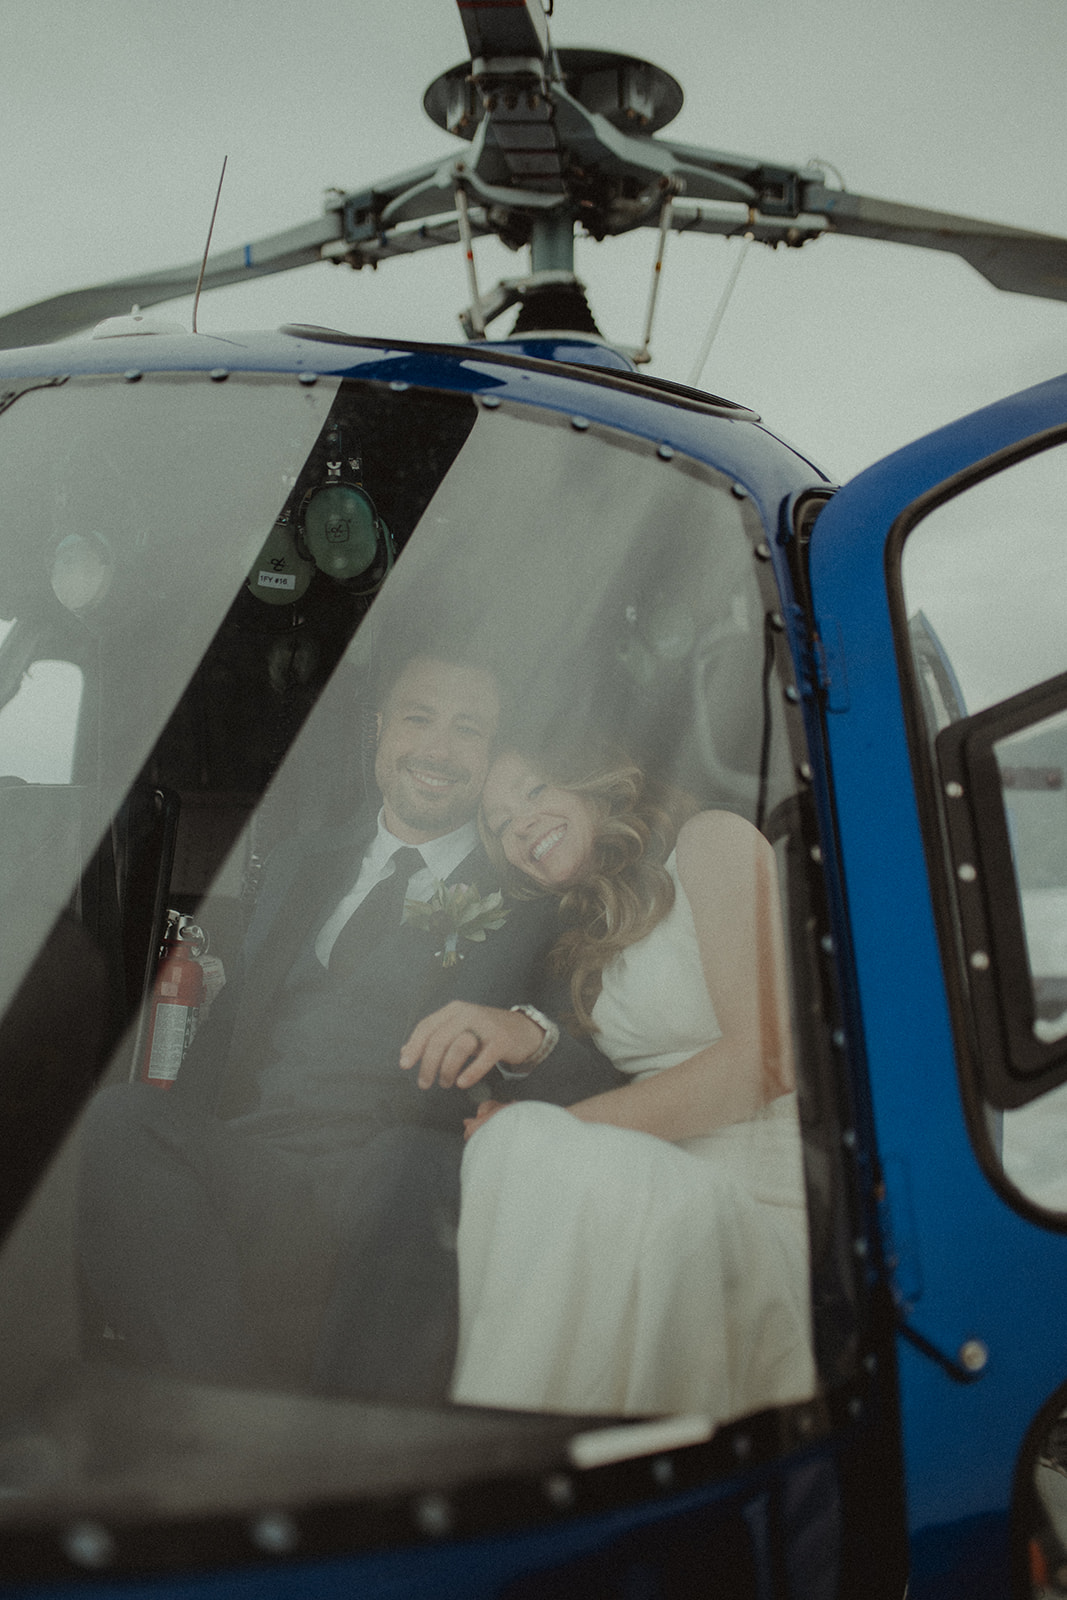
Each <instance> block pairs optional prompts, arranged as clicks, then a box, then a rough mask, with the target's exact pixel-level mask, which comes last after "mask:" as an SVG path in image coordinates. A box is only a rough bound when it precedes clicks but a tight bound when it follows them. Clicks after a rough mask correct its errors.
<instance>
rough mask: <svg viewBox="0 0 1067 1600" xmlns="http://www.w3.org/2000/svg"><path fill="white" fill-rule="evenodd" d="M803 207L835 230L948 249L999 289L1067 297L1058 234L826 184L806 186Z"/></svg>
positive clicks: (1063, 243)
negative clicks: (909, 204) (854, 192)
mask: <svg viewBox="0 0 1067 1600" xmlns="http://www.w3.org/2000/svg"><path fill="white" fill-rule="evenodd" d="M803 205H804V209H805V211H810V212H814V213H818V214H821V215H823V216H825V217H826V219H827V221H828V223H829V227H830V231H831V232H834V233H848V234H854V235H856V236H857V237H859V238H864V239H887V240H890V241H892V242H895V243H897V244H912V245H918V246H919V247H920V248H922V249H925V250H948V251H951V252H952V254H954V255H958V256H962V257H963V259H964V260H965V261H968V262H970V264H971V266H972V267H974V268H975V270H976V271H977V272H980V273H981V274H982V277H983V278H987V279H988V280H989V282H990V283H992V284H994V285H995V287H996V288H998V289H1006V290H1008V291H1009V292H1010V293H1012V294H1032V295H1037V296H1039V297H1041V298H1042V299H1046V300H1067V239H1061V238H1058V237H1057V236H1056V235H1055V234H1050V233H1035V232H1032V231H1030V230H1029V229H1027V228H1009V227H1005V226H1003V225H1002V224H1001V223H997V222H982V221H980V220H979V219H977V218H975V217H960V216H956V215H954V214H953V213H952V212H948V211H931V210H928V209H926V208H925V207H923V206H906V205H900V204H898V203H897V202H896V201H893V200H875V199H872V198H871V197H870V196H868V195H862V194H851V193H850V192H849V191H848V190H842V189H827V188H825V187H824V186H823V185H821V184H807V185H805V190H804V196H803Z"/></svg>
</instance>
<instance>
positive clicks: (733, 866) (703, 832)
mask: <svg viewBox="0 0 1067 1600" xmlns="http://www.w3.org/2000/svg"><path fill="white" fill-rule="evenodd" d="M675 848H676V851H677V856H676V860H677V863H678V876H679V877H680V878H681V880H682V883H683V885H684V887H685V891H686V893H687V894H688V895H689V898H690V899H693V897H694V895H699V894H700V893H701V891H704V892H707V891H710V890H712V889H713V888H715V887H716V886H718V888H719V889H729V888H730V887H731V886H733V887H736V889H737V890H738V892H740V891H741V890H742V888H744V887H746V886H747V885H749V884H750V883H751V880H752V875H753V873H758V872H759V864H760V863H761V862H764V861H766V860H767V859H768V857H770V858H771V859H773V851H772V850H771V846H770V845H769V844H768V842H767V840H766V839H765V838H764V836H763V834H762V833H760V832H759V830H758V828H754V827H753V826H752V824H751V822H746V820H745V818H744V817H739V816H738V814H737V812H736V811H698V812H697V814H696V816H693V817H690V818H689V820H688V821H687V822H685V823H683V825H682V827H681V828H680V830H679V832H678V843H677V845H676V847H675Z"/></svg>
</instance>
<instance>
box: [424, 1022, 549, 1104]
mask: <svg viewBox="0 0 1067 1600" xmlns="http://www.w3.org/2000/svg"><path fill="white" fill-rule="evenodd" d="M543 1037H544V1035H543V1033H542V1031H541V1029H540V1028H539V1027H538V1026H537V1023H536V1022H533V1021H532V1020H531V1019H530V1018H529V1017H528V1016H526V1015H525V1014H524V1013H523V1012H521V1011H502V1010H499V1009H498V1008H497V1007H496V1006H477V1005H472V1004H471V1003H470V1002H469V1001H466V1000H453V1001H452V1002H451V1003H450V1004H449V1005H447V1006H442V1007H441V1010H440V1011H432V1012H431V1013H430V1015H429V1016H428V1017H423V1019H422V1021H421V1022H420V1023H419V1024H418V1026H417V1027H416V1028H415V1030H414V1031H413V1033H412V1034H411V1037H410V1038H409V1039H408V1041H407V1043H406V1044H405V1045H404V1048H403V1049H402V1050H401V1052H400V1065H401V1067H403V1069H404V1070H405V1071H408V1070H410V1068H412V1067H414V1066H416V1065H418V1067H419V1088H420V1089H428V1088H429V1087H430V1085H431V1084H433V1083H435V1082H436V1083H439V1084H440V1085H441V1087H442V1089H451V1088H457V1089H469V1088H470V1087H471V1085H472V1084H475V1083H479V1082H480V1081H481V1079H482V1078H484V1077H485V1075H486V1073H487V1072H491V1071H492V1069H493V1068H494V1067H495V1066H497V1065H498V1064H502V1065H503V1066H505V1067H521V1066H522V1065H523V1063H524V1062H526V1061H529V1059H530V1057H531V1056H532V1055H534V1054H536V1052H537V1049H538V1047H539V1046H540V1043H541V1040H542V1038H543Z"/></svg>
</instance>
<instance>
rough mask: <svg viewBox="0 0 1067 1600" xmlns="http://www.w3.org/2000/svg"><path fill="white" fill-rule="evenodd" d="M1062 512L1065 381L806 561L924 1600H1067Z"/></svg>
mask: <svg viewBox="0 0 1067 1600" xmlns="http://www.w3.org/2000/svg"><path fill="white" fill-rule="evenodd" d="M1065 508H1067V379H1060V380H1057V381H1055V382H1052V383H1048V384H1044V385H1042V386H1040V387H1038V388H1035V389H1032V390H1029V391H1026V392H1024V393H1023V394H1021V395H1018V396H1016V397H1014V398H1013V399H1011V400H1007V401H1004V402H1001V403H999V404H997V405H995V406H992V407H990V408H988V409H987V410H984V411H981V412H978V413H976V414H975V415H973V416H971V417H968V418H965V419H963V420H962V421H960V422H958V423H956V424H954V425H953V426H951V427H949V428H946V429H944V430H942V431H941V432H939V433H936V434H934V435H932V436H930V437H928V438H926V439H923V440H920V441H919V442H918V443H916V444H914V445H911V446H909V447H908V448H907V449H905V450H902V451H900V452H898V453H897V454H896V455H894V456H891V457H889V458H888V459H887V460H885V461H883V462H881V463H879V464H877V465H876V466H874V467H872V468H871V469H869V470H868V471H867V472H865V473H864V474H862V475H861V476H860V477H859V478H857V479H856V480H855V481H854V482H853V483H852V484H850V485H849V486H848V488H846V489H845V490H843V491H842V492H841V494H840V495H839V496H838V497H837V498H836V499H835V500H833V501H832V502H831V503H830V505H829V506H828V507H827V508H826V510H825V511H824V512H823V514H822V515H821V517H820V519H819V521H818V523H817V524H816V527H815V529H814V532H813V534H812V539H811V546H810V578H811V587H812V595H813V608H814V622H815V628H816V635H817V649H818V650H819V652H820V659H821V660H822V662H823V663H824V667H825V670H824V694H823V697H822V709H821V715H822V719H823V724H824V729H825V735H826V740H827V747H828V752H829V760H830V769H831V782H832V788H833V805H834V807H835V809H836V820H837V826H838V841H839V852H840V854H839V860H838V863H837V865H838V868H839V870H840V880H841V883H842V886H843V899H842V907H841V910H842V919H843V920H842V932H843V933H844V932H845V930H846V929H847V934H848V937H849V938H850V941H851V948H852V951H853V955H854V961H855V967H854V972H855V978H856V991H855V996H856V1011H855V1015H856V1022H855V1025H854V1028H853V1039H852V1044H853V1047H854V1050H855V1052H856V1054H857V1056H859V1055H861V1054H862V1053H863V1052H865V1053H866V1058H867V1065H868V1069H869V1079H868V1081H869V1085H870V1095H871V1105H870V1111H871V1116H872V1128H873V1136H874V1140H875V1143H876V1145H877V1150H878V1159H879V1163H880V1178H881V1185H880V1188H879V1189H878V1190H877V1194H878V1196H879V1197H881V1199H882V1207H883V1224H884V1227H883V1238H884V1243H885V1246H886V1250H887V1260H888V1263H889V1268H890V1272H891V1275H892V1283H893V1297H894V1303H895V1309H896V1316H897V1324H898V1341H897V1342H898V1355H899V1372H900V1390H901V1416H902V1429H903V1441H904V1455H905V1468H906V1482H907V1499H908V1522H909V1535H910V1541H911V1560H912V1581H911V1590H910V1593H911V1595H912V1596H913V1600H918V1597H920V1596H927V1595H929V1596H934V1595H936V1596H938V1600H944V1597H945V1596H948V1595H955V1594H957V1593H958V1594H960V1595H963V1594H966V1595H968V1596H969V1597H971V1600H974V1597H976V1596H984V1595H990V1596H992V1595H994V1594H997V1595H1001V1594H1006V1593H1008V1592H1009V1586H1010V1585H1011V1584H1014V1585H1015V1586H1016V1587H1014V1588H1013V1589H1012V1592H1014V1593H1028V1594H1034V1595H1037V1594H1060V1593H1063V1592H1065V1591H1064V1589H1063V1588H1062V1587H1056V1583H1057V1581H1062V1580H1063V1578H1064V1577H1065V1576H1067V1568H1065V1567H1063V1556H1062V1551H1063V1544H1064V1541H1063V1520H1064V1518H1063V1507H1064V1505H1065V1504H1067V1497H1065V1496H1063V1495H1062V1494H1061V1493H1059V1487H1058V1486H1059V1484H1060V1483H1061V1482H1062V1481H1063V1470H1062V1469H1063V1461H1062V1460H1061V1459H1060V1458H1061V1457H1062V1455H1063V1451H1062V1449H1061V1448H1060V1447H1059V1440H1060V1436H1061V1435H1062V1433H1063V1431H1064V1430H1063V1426H1062V1422H1061V1421H1060V1416H1061V1413H1062V1412H1063V1411H1064V1408H1065V1406H1067V1343H1065V1339H1064V1306H1065V1289H1067V1238H1064V1232H1065V1230H1067V1138H1065V1137H1064V1135H1065V1133H1067V634H1065V632H1064V628H1063V617H1064V613H1065V609H1067V554H1065V550H1067V543H1065V536H1067V510H1065ZM1057 1524H1059V1531H1057Z"/></svg>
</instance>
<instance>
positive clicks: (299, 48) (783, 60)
mask: <svg viewBox="0 0 1067 1600" xmlns="http://www.w3.org/2000/svg"><path fill="white" fill-rule="evenodd" d="M551 26H552V35H553V39H554V41H555V43H557V44H563V45H566V44H592V45H601V46H605V47H609V48H612V49H617V50H626V51H630V52H632V53H634V54H639V55H644V56H647V57H648V59H650V60H652V61H654V62H656V63H657V64H659V65H661V66H663V67H665V68H666V69H667V70H668V71H670V72H672V73H673V74H674V75H675V76H676V77H677V78H678V79H679V80H680V82H681V84H682V86H683V88H684V90H685V94H686V103H685V106H684V108H683V110H682V112H681V114H680V116H679V118H678V120H677V122H676V123H675V125H674V127H675V130H676V131H677V133H678V135H679V137H682V138H684V139H686V140H687V141H689V142H691V143H701V144H706V145H708V146H711V147H713V148H717V149H721V150H729V151H738V152H742V153H744V154H748V155H753V156H759V157H760V158H762V159H764V160H767V161H771V162H774V161H782V162H804V161H806V160H808V159H809V158H810V157H812V156H818V157H821V158H823V159H825V160H826V161H829V162H833V163H834V164H835V165H836V166H837V167H838V168H839V169H840V170H841V172H842V173H843V175H844V177H845V180H846V182H847V184H848V186H849V187H850V188H851V189H854V190H856V191H858V192H861V193H867V194H872V195H877V196H882V197H884V198H887V199H893V200H904V201H911V202H914V203H916V204H920V205H928V206H935V207H939V208H944V209H948V210H956V211H960V212H963V213H965V214H970V215H973V216H982V217H988V218H990V219H993V220H996V221H1000V222H1006V223H1011V224H1014V225H1016V226H1020V227H1028V228H1036V229H1039V230H1044V231H1048V232H1053V233H1062V234H1067V184H1065V182H1064V176H1063V160H1064V145H1065V141H1064V132H1065V120H1067V112H1065V100H1064V95H1063V89H1062V85H1063V77H1064V68H1065V66H1067V0H1016V3H1015V4H1012V5H1008V4H1005V3H1003V0H883V3H881V4H879V5H877V6H861V5H857V4H856V3H855V0H788V3H787V0H745V3H744V4H743V5H739V4H725V3H718V0H699V3H697V0H657V3H655V4H650V3H649V0H556V5H555V16H554V17H553V19H552V24H551ZM464 45H465V41H464V36H463V31H462V27H461V25H460V22H459V20H458V15H457V13H456V10H455V6H454V4H453V3H452V0H389V3H388V4H384V3H381V0H379V3H377V4H372V3H371V0H223V3H220V0H210V3H209V0H183V3H182V5H180V6H169V5H164V4H161V3H158V0H151V3H149V0H139V3H137V0H35V4H33V5H32V6H31V5H30V4H29V3H28V0H0V219H2V233H0V309H10V308H13V307H15V306H18V305H21V304H25V303H27V302H29V301H32V300H36V299H39V298H42V297H44V296H46V295H48V294H52V293H59V292H60V291H62V290H65V289H69V288H74V287H78V286H80V285H82V284H86V283H92V282H96V281H100V280H103V279H106V278H110V277H117V276H121V275H124V274H127V273H131V272H136V271H139V270H147V269H152V268H156V267H161V266H167V265H171V264H174V263H178V262H184V261H187V260H190V259H192V258H194V257H195V256H196V255H197V254H198V253H199V251H200V249H201V248H202V243H203V239H204V236H205V233H206V228H207V222H208V217H209V215H210V210H211V203H212V199H213V196H214V190H215V184H216V181H217V178H218V172H219V168H220V166H221V163H222V157H223V156H224V155H228V156H229V169H228V172H227V177H226V186H225V189H224V191H223V196H222V203H221V206H220V210H219V219H218V223H217V226H216V234H215V242H216V244H217V245H218V247H219V248H226V247H229V246H232V245H235V244H240V243H242V242H244V241H246V240H249V239H254V238H256V237H258V236H260V235H262V234H264V233H268V232H271V231H274V230H277V229H281V228H285V227H287V226H290V225H292V224H294V223H297V222H300V221H303V220H305V219H307V218H309V217H312V216H314V215H315V214H317V212H318V211H319V209H320V206H321V197H322V191H323V189H325V188H326V187H327V186H328V185H337V186H341V187H345V188H355V187H359V186H361V185H363V184H365V183H368V182H371V181H373V180H374V179H375V178H379V177H386V176H390V175H392V174H394V173H396V172H398V171H403V170H404V169H405V168H406V167H408V166H411V165H414V164H416V163H418V162H421V161H424V160H428V159H431V158H433V157H435V156H444V155H447V154H448V153H449V151H450V149H453V148H454V149H456V150H458V149H459V145H458V144H456V143H455V141H453V140H451V139H449V137H448V135H446V134H444V133H443V132H441V131H440V130H439V129H438V128H436V127H435V126H434V125H433V124H432V123H430V122H429V121H428V120H427V118H426V117H425V114H424V113H423V111H422V107H421V98H422V93H423V89H424V88H425V86H426V85H427V84H428V83H429V82H430V80H431V79H432V78H434V77H435V76H436V75H437V74H438V73H439V72H441V71H443V70H444V69H445V68H447V67H449V66H451V65H453V64H454V63H456V62H458V61H460V60H461V59H463V58H464V56H465V48H464ZM654 248H655V238H654V235H653V234H652V233H651V232H649V231H647V230H643V231H641V232H639V233H637V234H634V235H631V236H629V237H628V238H626V239H623V240H619V241H607V242H605V243H603V244H600V245H597V244H594V243H593V242H591V241H589V242H586V243H584V244H580V246H579V254H578V270H579V273H580V274H581V276H582V277H583V278H584V279H585V280H586V282H587V283H588V285H589V288H590V295H591V299H592V302H593V307H594V310H595V312H596V315H597V318H598V320H599V322H600V325H601V327H602V328H603V330H604V332H605V334H607V335H608V336H609V337H610V338H612V339H615V340H618V341H619V342H620V343H629V344H636V343H637V341H638V339H639V337H640V333H641V325H642V320H643V315H644V306H645V299H646V295H647V290H648V280H649V274H650V270H651V265H652V259H653V254H654ZM738 248H739V246H738V245H737V244H736V243H728V242H726V241H723V240H719V239H698V238H686V239H683V238H674V239H672V240H671V243H670V246H669V248H668V254H667V264H666V269H665V277H664V282H663V289H662V295H661V310H660V316H659V323H658V328H657V332H656V334H655V337H654V340H653V352H654V362H653V366H652V369H651V370H652V371H653V372H654V373H658V374H660V375H662V376H665V377H671V378H678V379H683V380H684V379H685V378H686V376H687V375H688V373H689V370H690V367H691V365H692V361H693V356H694V352H695V350H696V348H697V347H698V346H699V343H700V341H701V339H702V337H703V334H704V331H705V329H706V327H707V323H708V321H709V319H710V316H711V313H712V310H713V309H714V306H715V303H716V301H717V299H718V296H719V293H720V290H721V288H722V286H723V284H724V282H725V281H726V278H727V276H728V274H729V271H730V268H731V265H732V262H733V260H734V252H736V251H737V249H738ZM478 266H479V274H480V277H481V279H482V281H483V283H485V284H491V283H493V282H495V281H496V279H497V278H498V277H501V276H504V275H509V276H511V275H514V274H516V272H518V271H521V270H523V261H522V259H521V258H517V257H515V256H513V255H511V254H509V253H508V252H506V251H505V250H503V248H502V247H499V246H496V245H495V244H494V243H492V242H486V243H485V244H484V245H483V246H482V248H480V249H479V250H478ZM466 300H467V291H466V284H465V280H464V274H463V266H462V261H461V258H460V255H459V252H458V250H451V251H430V252H425V253H424V254H423V255H422V256H421V257H419V258H417V259H411V260H406V261H398V262H394V263H391V264H388V265H387V266H385V267H383V268H382V269H381V270H380V271H379V272H378V273H376V274H371V273H370V272H368V271H364V272H362V273H359V274H355V273H352V272H350V271H349V270H348V269H346V268H333V267H330V266H325V265H323V266H321V267H315V268H312V269H307V270H304V271H300V272H296V273H289V274H286V275H284V276H280V277H276V278H272V279H268V280H266V281H264V282H260V283H257V284H250V285H244V286H238V287H235V288H232V289H228V290H223V291H218V292H216V293H215V294H214V295H213V296H211V297H210V298H208V299H205V301H204V302H203V303H202V306H201V310H200V318H199V323H200V328H201V331H206V332H210V331H222V330H224V329H231V328H254V327H275V326H278V325H279V324H281V323H283V322H287V321H298V322H316V323H322V324H328V325H332V326H334V327H339V328H343V329H346V330H348V331H351V332H354V333H367V334H375V335H385V336H389V335H395V336H403V337H407V338H425V339H433V340H441V339H450V338H453V337H455V336H456V335H457V331H458V325H457V322H456V313H457V311H458V310H459V309H460V308H461V307H462V306H463V305H464V304H465V303H466ZM175 309H176V310H177V311H178V312H179V314H180V315H182V316H183V317H184V318H185V319H188V315H189V302H184V303H178V305H177V306H176V307H175ZM509 321H510V319H506V320H505V321H504V322H503V324H502V325H501V324H498V325H497V326H498V327H500V326H503V327H506V326H507V325H508V322H509ZM1065 368H1067V304H1064V303H1054V302H1045V301H1039V300H1035V299H1031V298H1026V297H1021V296H1014V295H1006V294H1003V293H1001V292H999V291H998V290H996V289H994V288H992V286H990V285H989V284H987V283H986V282H985V280H984V279H982V278H980V277H979V276H978V275H977V274H976V273H975V272H973V271H972V269H971V268H969V267H967V266H966V265H965V264H964V263H963V262H961V261H959V260H958V258H956V257H952V256H948V255H941V254H938V253H934V252H923V251H915V250H911V249H907V248H904V247H901V246H896V245H887V244H876V243H868V242H864V241H853V240H845V239H823V240H820V241H818V242H816V243H814V244H812V245H809V246H807V247H806V248H805V249H804V250H803V251H784V250H780V251H778V252H776V253H772V252H771V251H769V250H766V249H762V248H755V247H754V248H753V249H752V250H751V251H750V252H749V255H748V258H747V259H746V262H745V266H744V269H743V271H742V274H741V278H740V282H739V285H738V288H737V291H736V294H735V296H734V299H733V302H732V304H731V308H730V311H729V313H728V315H727V318H726V321H725V323H724V325H723V328H722V331H721V333H720V335H719V339H718V342H717V344H716V346H715V348H714V350H713V352H712V358H711V361H710V362H709V364H708V367H707V368H706V371H705V375H704V382H705V384H706V385H707V386H708V387H709V388H711V389H714V390H717V391H718V392H720V393H723V394H726V395H728V396H730V397H731V398H734V399H737V400H741V401H743V402H745V403H747V404H749V405H752V406H754V407H755V408H756V409H758V410H759V411H761V412H762V413H763V415H764V417H765V419H766V420H767V422H768V423H769V424H770V425H771V426H772V427H774V428H775V429H776V430H777V431H779V432H781V433H782V434H784V435H785V436H786V437H787V438H789V439H791V440H792V441H794V442H796V443H797V444H799V445H801V446H803V447H804V448H805V449H806V450H807V451H808V452H810V453H812V454H813V455H814V456H815V457H816V458H817V459H819V460H820V461H821V462H823V464H825V465H826V466H827V467H828V468H829V469H830V470H831V471H832V472H833V473H835V474H836V475H838V476H839V477H842V478H847V477H849V476H851V475H852V474H853V473H854V472H856V471H857V470H859V469H860V468H861V467H863V466H864V465H866V464H867V463H869V462H870V461H873V460H875V459H877V458H878V457H879V456H881V455H884V454H885V453H886V452H887V451H889V450H890V449H892V448H895V447H896V446H897V445H899V444H901V443H903V442H905V441H906V440H908V439H910V438H914V437H915V436H917V435H918V434H921V433H924V432H926V431H927V430H928V429H929V428H931V427H934V426H936V425H938V424H939V423H941V422H945V421H948V420H950V419H951V418H952V417H954V416H957V415H959V414H960V413H962V412H964V411H967V410H970V409H973V408H974V407H975V406H977V405H981V404H983V403H985V402H986V401H988V400H991V399H994V398H997V397H998V396H1000V395H1003V394H1007V393H1010V392H1011V391H1012V390H1014V389H1017V388H1020V387H1022V386H1024V385H1025V384H1027V383H1031V382H1035V381H1038V380H1040V379H1042V378H1046V377H1050V376H1052V375H1054V374H1056V373H1058V372H1060V371H1062V370H1063V369H1065Z"/></svg>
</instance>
